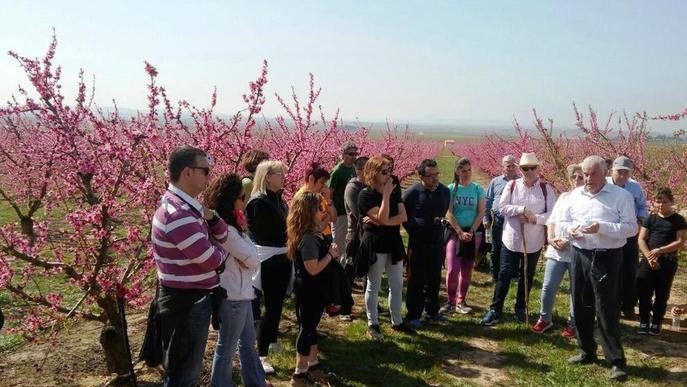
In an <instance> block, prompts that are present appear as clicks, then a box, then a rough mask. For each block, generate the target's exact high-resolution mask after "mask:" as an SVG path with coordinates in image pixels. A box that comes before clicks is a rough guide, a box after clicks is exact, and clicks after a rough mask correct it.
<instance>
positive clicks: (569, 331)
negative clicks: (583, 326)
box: [561, 325, 577, 338]
mask: <svg viewBox="0 0 687 387" xmlns="http://www.w3.org/2000/svg"><path fill="white" fill-rule="evenodd" d="M561 336H563V337H568V338H570V337H575V336H577V329H575V327H574V326H570V325H566V326H565V328H563V332H561Z"/></svg>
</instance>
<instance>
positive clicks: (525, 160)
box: [519, 153, 539, 167]
mask: <svg viewBox="0 0 687 387" xmlns="http://www.w3.org/2000/svg"><path fill="white" fill-rule="evenodd" d="M519 165H520V166H521V167H522V166H526V165H539V160H538V159H537V155H535V154H534V153H523V154H522V156H520V164H519Z"/></svg>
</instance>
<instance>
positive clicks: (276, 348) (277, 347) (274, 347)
mask: <svg viewBox="0 0 687 387" xmlns="http://www.w3.org/2000/svg"><path fill="white" fill-rule="evenodd" d="M269 351H270V352H272V353H283V352H284V347H282V346H281V344H279V343H270V346H269Z"/></svg>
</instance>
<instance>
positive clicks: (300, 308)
mask: <svg viewBox="0 0 687 387" xmlns="http://www.w3.org/2000/svg"><path fill="white" fill-rule="evenodd" d="M337 265H338V264H337ZM323 292H325V289H321V288H318V287H317V286H314V285H313V284H308V283H306V284H304V285H303V286H302V287H300V288H297V289H296V317H297V318H298V337H296V351H298V353H299V354H301V355H303V356H308V355H310V347H311V346H313V345H315V344H317V342H318V340H319V335H318V333H317V326H318V325H319V323H320V320H321V319H322V312H324V307H325V301H324V300H323V297H322V294H323Z"/></svg>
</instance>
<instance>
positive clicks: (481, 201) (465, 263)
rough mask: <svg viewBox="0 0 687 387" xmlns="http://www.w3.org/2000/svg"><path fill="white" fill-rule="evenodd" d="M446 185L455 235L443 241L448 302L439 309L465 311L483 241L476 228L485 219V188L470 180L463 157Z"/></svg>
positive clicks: (466, 160) (468, 162) (469, 172)
mask: <svg viewBox="0 0 687 387" xmlns="http://www.w3.org/2000/svg"><path fill="white" fill-rule="evenodd" d="M448 188H449V192H450V195H451V196H450V198H451V199H450V201H449V205H448V211H447V212H446V219H448V221H449V223H451V226H452V227H453V230H454V231H455V234H452V235H451V236H450V237H449V239H448V241H447V242H446V293H447V297H448V302H447V303H446V305H445V306H444V307H442V308H441V312H443V313H448V312H451V311H453V310H455V311H456V312H459V313H463V314H468V313H470V312H472V308H470V307H469V306H467V304H466V303H465V298H466V297H467V294H468V288H469V287H470V281H471V280H472V269H473V267H474V264H475V255H476V250H477V249H478V248H479V246H480V244H481V242H482V233H481V232H477V230H478V229H479V226H480V225H481V224H482V218H484V208H485V206H486V199H485V192H484V188H482V187H481V186H480V185H479V184H477V183H475V182H473V181H472V166H471V165H470V160H468V159H466V158H461V159H459V160H458V161H456V169H455V172H454V174H453V183H451V184H449V185H448Z"/></svg>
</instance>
